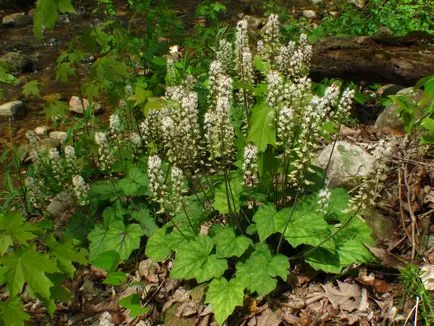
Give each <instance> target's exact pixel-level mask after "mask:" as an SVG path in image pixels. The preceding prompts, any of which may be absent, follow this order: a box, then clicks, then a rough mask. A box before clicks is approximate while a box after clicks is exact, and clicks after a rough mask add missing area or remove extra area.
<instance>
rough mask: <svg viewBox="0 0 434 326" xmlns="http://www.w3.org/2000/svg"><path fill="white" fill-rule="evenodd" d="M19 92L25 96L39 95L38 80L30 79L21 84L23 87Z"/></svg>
mask: <svg viewBox="0 0 434 326" xmlns="http://www.w3.org/2000/svg"><path fill="white" fill-rule="evenodd" d="M21 93H22V94H23V95H24V96H25V97H29V96H31V95H33V96H36V97H39V81H37V80H31V81H29V82H27V83H25V84H24V85H23V89H22V91H21Z"/></svg>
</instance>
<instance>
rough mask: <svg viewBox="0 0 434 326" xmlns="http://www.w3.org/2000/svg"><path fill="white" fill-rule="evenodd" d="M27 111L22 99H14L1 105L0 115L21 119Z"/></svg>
mask: <svg viewBox="0 0 434 326" xmlns="http://www.w3.org/2000/svg"><path fill="white" fill-rule="evenodd" d="M25 113H26V109H25V107H24V103H23V102H21V101H12V102H7V103H4V104H2V105H0V117H2V118H7V119H13V120H15V119H19V118H22V117H23V116H24V115H25Z"/></svg>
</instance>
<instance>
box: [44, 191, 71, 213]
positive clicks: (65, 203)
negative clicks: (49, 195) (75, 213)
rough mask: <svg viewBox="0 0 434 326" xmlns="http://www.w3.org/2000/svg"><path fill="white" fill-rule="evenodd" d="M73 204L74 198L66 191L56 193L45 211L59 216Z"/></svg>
mask: <svg viewBox="0 0 434 326" xmlns="http://www.w3.org/2000/svg"><path fill="white" fill-rule="evenodd" d="M74 204H75V201H74V198H73V197H72V196H71V195H70V194H69V193H68V192H66V191H62V192H60V193H58V194H57V195H56V196H55V197H54V198H53V200H52V201H51V203H50V204H49V205H48V206H47V212H48V213H50V214H51V215H52V216H53V217H55V218H56V217H57V218H60V217H62V216H63V214H65V213H66V212H67V211H68V210H69V209H70V208H72V207H73V206H74Z"/></svg>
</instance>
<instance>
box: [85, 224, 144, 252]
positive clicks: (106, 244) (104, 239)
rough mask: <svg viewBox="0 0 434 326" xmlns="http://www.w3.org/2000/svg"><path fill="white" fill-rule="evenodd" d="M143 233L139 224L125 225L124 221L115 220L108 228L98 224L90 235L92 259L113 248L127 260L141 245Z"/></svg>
mask: <svg viewBox="0 0 434 326" xmlns="http://www.w3.org/2000/svg"><path fill="white" fill-rule="evenodd" d="M143 234H144V233H143V231H142V228H141V227H140V226H139V225H138V224H129V225H125V224H124V223H123V222H122V221H114V222H112V223H111V224H110V225H109V227H108V230H107V229H105V228H104V227H103V226H101V225H96V226H95V228H94V229H93V230H92V232H90V233H89V236H88V239H89V241H90V246H89V250H90V260H93V259H94V258H95V257H97V256H99V255H100V254H102V253H104V252H106V251H111V250H114V251H116V252H118V253H119V257H120V258H121V260H126V259H128V257H129V256H130V255H131V253H132V252H133V250H134V249H137V248H139V247H140V238H141V237H142V236H143Z"/></svg>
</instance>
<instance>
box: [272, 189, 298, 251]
mask: <svg viewBox="0 0 434 326" xmlns="http://www.w3.org/2000/svg"><path fill="white" fill-rule="evenodd" d="M297 199H298V192H297V194H296V195H295V199H294V204H293V205H292V209H291V213H290V214H289V216H288V218H287V219H286V223H285V227H284V228H283V232H282V234H281V235H280V239H279V243H278V245H277V249H276V254H278V253H279V251H280V247H281V246H282V241H283V237H284V235H285V232H286V229H287V228H288V225H289V221H290V220H291V217H292V214H294V211H295V207H296V206H297Z"/></svg>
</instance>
